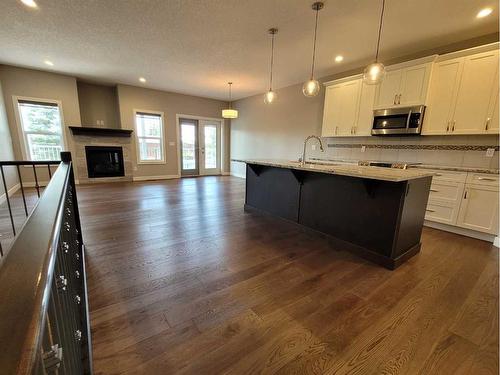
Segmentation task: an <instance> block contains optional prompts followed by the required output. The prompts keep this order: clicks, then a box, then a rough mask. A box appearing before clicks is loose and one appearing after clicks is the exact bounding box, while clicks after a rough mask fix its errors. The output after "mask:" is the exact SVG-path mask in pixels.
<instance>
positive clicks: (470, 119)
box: [422, 49, 499, 135]
mask: <svg viewBox="0 0 500 375" xmlns="http://www.w3.org/2000/svg"><path fill="white" fill-rule="evenodd" d="M498 62H499V58H498V49H495V50H492V51H487V52H481V53H475V54H470V55H466V56H461V57H458V58H454V59H448V60H443V61H438V62H436V63H435V67H434V70H433V75H432V79H431V84H430V93H429V102H428V106H427V110H426V115H425V118H424V125H423V129H422V134H424V135H436V134H449V135H452V134H488V133H498Z"/></svg>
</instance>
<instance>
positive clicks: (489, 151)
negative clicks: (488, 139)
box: [486, 148, 495, 158]
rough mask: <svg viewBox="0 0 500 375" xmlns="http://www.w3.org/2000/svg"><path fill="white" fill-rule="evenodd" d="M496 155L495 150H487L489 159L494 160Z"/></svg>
mask: <svg viewBox="0 0 500 375" xmlns="http://www.w3.org/2000/svg"><path fill="white" fill-rule="evenodd" d="M494 155H495V149H494V148H489V149H487V150H486V156H487V157H489V158H492V157H493V156H494Z"/></svg>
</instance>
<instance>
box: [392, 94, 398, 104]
mask: <svg viewBox="0 0 500 375" xmlns="http://www.w3.org/2000/svg"><path fill="white" fill-rule="evenodd" d="M397 98H398V94H396V95H394V100H393V101H392V103H393V104H394V105H396V104H397V103H396V102H397V100H398V99H397Z"/></svg>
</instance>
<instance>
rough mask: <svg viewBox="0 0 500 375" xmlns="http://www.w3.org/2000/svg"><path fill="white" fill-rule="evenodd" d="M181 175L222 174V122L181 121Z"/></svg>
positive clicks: (203, 120)
mask: <svg viewBox="0 0 500 375" xmlns="http://www.w3.org/2000/svg"><path fill="white" fill-rule="evenodd" d="M179 126H180V144H181V175H182V176H205V175H216V174H220V148H221V147H220V121H217V120H205V119H199V120H197V119H183V118H181V119H179Z"/></svg>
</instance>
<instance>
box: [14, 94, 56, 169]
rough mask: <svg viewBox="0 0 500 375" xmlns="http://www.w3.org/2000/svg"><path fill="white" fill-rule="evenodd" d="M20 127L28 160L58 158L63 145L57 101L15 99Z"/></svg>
mask: <svg viewBox="0 0 500 375" xmlns="http://www.w3.org/2000/svg"><path fill="white" fill-rule="evenodd" d="M17 105H18V110H19V117H20V120H21V129H22V133H23V137H24V143H25V145H26V156H27V157H28V158H29V159H30V160H59V159H60V158H61V151H62V150H63V147H64V140H63V134H62V126H61V123H62V121H61V112H60V109H59V105H58V104H57V103H50V102H41V101H40V102H39V101H31V100H21V99H18V100H17Z"/></svg>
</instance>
